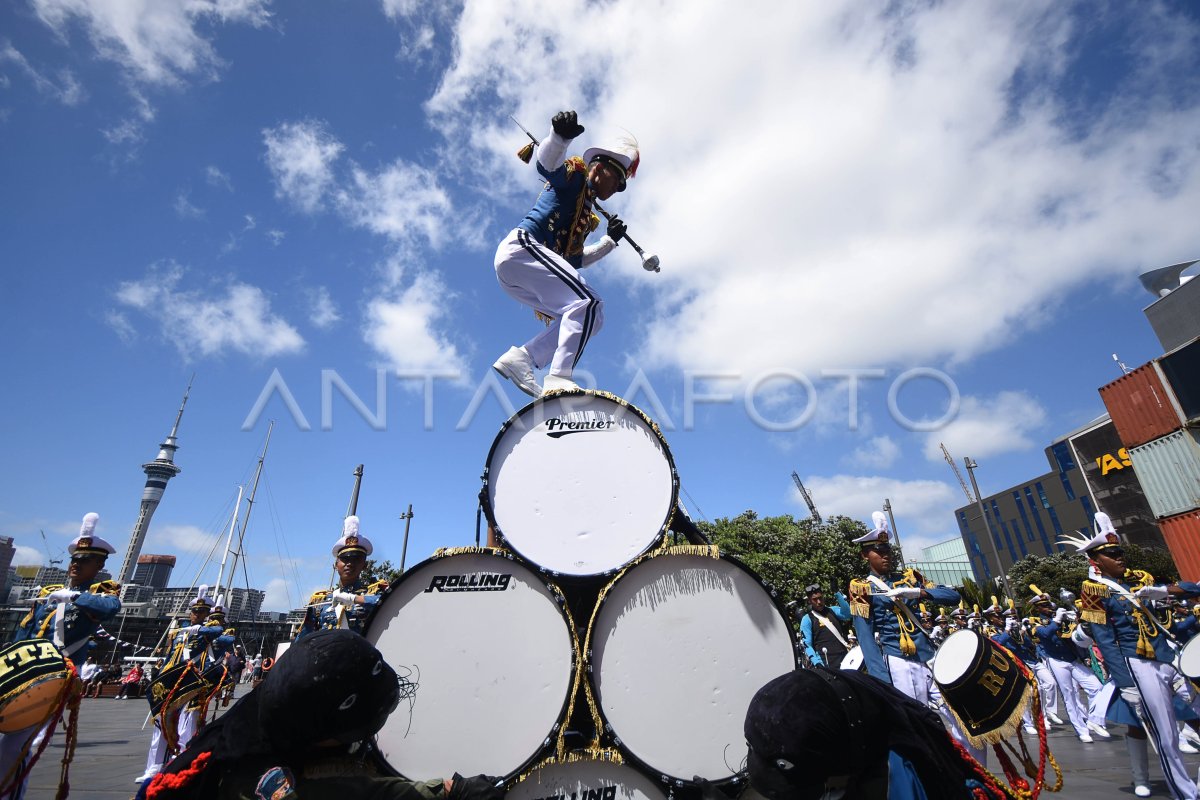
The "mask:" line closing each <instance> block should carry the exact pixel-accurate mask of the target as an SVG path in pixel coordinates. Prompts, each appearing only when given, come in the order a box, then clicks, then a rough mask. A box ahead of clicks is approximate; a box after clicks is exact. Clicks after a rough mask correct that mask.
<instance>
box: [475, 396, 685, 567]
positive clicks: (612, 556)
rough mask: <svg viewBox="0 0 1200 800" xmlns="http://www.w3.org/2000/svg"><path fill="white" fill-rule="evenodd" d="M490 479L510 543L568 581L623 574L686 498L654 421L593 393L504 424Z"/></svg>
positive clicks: (490, 496)
mask: <svg viewBox="0 0 1200 800" xmlns="http://www.w3.org/2000/svg"><path fill="white" fill-rule="evenodd" d="M484 480H485V481H486V483H487V486H486V489H487V491H486V494H485V497H486V503H487V506H488V509H487V510H488V517H489V519H490V520H491V521H492V522H493V523H494V525H495V527H496V530H497V532H498V533H499V534H500V535H501V536H502V537H503V539H504V541H505V542H506V543H507V544H509V545H510V546H511V547H512V548H513V549H514V550H516V551H517V552H518V553H520V554H521V555H522V556H524V557H525V558H527V559H529V560H530V561H532V562H533V563H534V564H537V565H538V566H540V567H542V568H543V569H546V570H548V571H550V572H552V573H556V574H562V575H601V574H604V573H610V572H614V571H616V570H618V569H620V568H621V567H623V566H624V565H626V564H628V563H629V562H630V561H632V560H633V559H635V558H637V557H638V556H640V555H642V554H643V553H645V552H646V551H648V550H649V549H650V548H652V547H653V546H655V545H656V544H658V543H659V542H661V541H662V538H663V535H664V531H665V529H666V527H667V523H668V522H669V520H670V518H671V513H672V511H673V510H674V509H675V501H676V498H677V497H678V492H679V480H678V478H677V476H676V474H675V464H674V462H673V461H672V460H671V452H670V450H668V449H667V443H666V440H664V439H663V437H662V434H661V433H660V432H659V430H658V427H657V426H656V425H655V424H654V423H653V422H651V421H650V418H649V417H647V416H646V415H645V414H643V413H642V412H641V411H639V410H638V409H637V408H635V407H634V406H632V405H630V404H629V403H626V402H625V401H624V400H621V399H620V398H618V397H615V396H614V395H610V394H604V393H599V392H591V391H584V390H579V391H570V392H563V393H557V394H555V395H553V396H551V397H550V398H548V399H546V400H539V401H535V402H533V403H530V404H529V405H527V406H525V408H523V409H521V410H520V411H519V412H517V413H516V414H515V415H514V416H513V417H512V418H511V419H509V420H508V422H506V423H504V427H502V428H501V429H500V433H499V435H497V436H496V440H495V442H493V443H492V449H491V452H490V453H488V459H487V467H486V469H485V471H484Z"/></svg>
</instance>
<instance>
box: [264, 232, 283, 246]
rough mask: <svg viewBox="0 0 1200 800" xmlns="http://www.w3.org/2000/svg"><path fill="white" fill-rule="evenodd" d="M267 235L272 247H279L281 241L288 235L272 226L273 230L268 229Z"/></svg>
mask: <svg viewBox="0 0 1200 800" xmlns="http://www.w3.org/2000/svg"><path fill="white" fill-rule="evenodd" d="M266 237H267V239H269V240H270V242H271V246H272V247H278V246H279V243H280V242H282V241H283V240H284V239H285V238H286V237H287V234H286V233H284V232H283V231H281V230H278V229H276V228H272V229H271V230H269V231H267V233H266Z"/></svg>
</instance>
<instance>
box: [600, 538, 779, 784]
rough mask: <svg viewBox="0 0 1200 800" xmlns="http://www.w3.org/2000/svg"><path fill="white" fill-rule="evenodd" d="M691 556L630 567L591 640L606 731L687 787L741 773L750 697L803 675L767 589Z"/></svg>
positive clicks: (727, 564)
mask: <svg viewBox="0 0 1200 800" xmlns="http://www.w3.org/2000/svg"><path fill="white" fill-rule="evenodd" d="M681 551H682V552H681ZM689 551H690V552H689ZM712 551H713V552H714V553H715V552H716V551H715V548H712ZM694 552H695V548H671V549H668V550H667V551H666V552H665V553H664V554H661V555H656V556H654V557H651V558H647V559H645V560H643V561H641V562H639V563H637V564H635V565H634V566H632V567H630V568H629V569H627V570H626V571H625V572H624V573H622V574H621V575H620V576H618V577H617V579H616V580H615V581H613V582H612V583H610V584H609V585H608V586H607V587H605V589H604V590H603V592H602V593H601V595H600V601H599V603H598V604H597V606H596V611H595V614H594V615H593V617H592V624H591V628H590V629H589V631H588V642H589V648H588V657H589V660H590V663H589V669H590V675H591V681H592V686H593V688H594V690H595V693H596V697H597V702H598V704H599V707H600V713H601V715H602V716H603V717H604V721H605V730H606V731H607V732H608V733H609V734H610V735H611V736H612V737H613V738H614V740H615V741H616V743H617V744H618V745H619V746H620V747H621V749H622V751H623V752H624V753H625V754H626V755H628V756H629V758H630V760H632V761H634V762H635V763H638V764H640V765H642V766H643V767H645V768H646V769H647V770H648V771H650V772H651V773H653V774H656V775H663V776H667V777H669V778H671V779H672V780H676V781H681V782H683V783H688V784H690V783H692V781H693V779H694V778H696V777H699V778H701V779H703V780H706V781H712V782H719V781H728V780H731V779H733V778H734V777H735V776H736V775H737V773H738V771H739V770H740V769H741V768H742V764H743V762H744V760H745V758H746V737H745V734H744V732H743V724H744V723H745V720H746V710H747V709H748V708H749V707H750V699H751V698H752V697H753V696H754V693H755V692H757V691H758V690H759V689H760V688H762V686H763V685H764V684H766V683H767V682H768V681H770V680H772V679H774V678H777V677H779V676H780V675H782V674H784V673H786V672H789V671H791V670H793V669H795V668H796V641H795V636H794V634H793V631H792V626H791V625H790V624H789V623H788V618H787V615H786V613H785V611H784V610H783V608H782V607H780V605H779V604H778V603H777V601H776V599H775V598H774V597H773V595H772V593H771V592H769V591H768V590H767V589H766V588H764V586H763V583H762V581H761V580H759V578H758V577H757V576H756V575H755V574H754V573H752V572H751V571H750V570H749V568H747V567H746V566H745V565H744V564H742V563H741V562H740V561H738V560H736V559H734V558H731V557H729V556H721V557H720V558H714V557H711V556H705V555H696V554H694Z"/></svg>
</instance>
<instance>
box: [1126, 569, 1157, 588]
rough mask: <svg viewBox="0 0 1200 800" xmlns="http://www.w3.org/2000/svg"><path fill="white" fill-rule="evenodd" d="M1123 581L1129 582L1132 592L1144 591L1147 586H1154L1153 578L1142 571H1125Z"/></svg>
mask: <svg viewBox="0 0 1200 800" xmlns="http://www.w3.org/2000/svg"><path fill="white" fill-rule="evenodd" d="M1125 580H1127V581H1129V584H1130V587H1131V588H1132V589H1133V591H1135V592H1136V591H1137V590H1138V589H1145V588H1146V587H1147V586H1153V585H1154V576H1153V575H1151V574H1150V573H1149V572H1146V570H1144V569H1127V570H1125Z"/></svg>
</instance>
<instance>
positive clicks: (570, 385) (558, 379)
mask: <svg viewBox="0 0 1200 800" xmlns="http://www.w3.org/2000/svg"><path fill="white" fill-rule="evenodd" d="M544 384H545V385H544V386H543V387H542V391H543V392H568V391H570V390H572V389H578V388H579V384H578V383H576V382H575V381H573V380H571V379H570V378H564V377H563V376H561V375H547V376H546V380H545V382H544Z"/></svg>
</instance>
